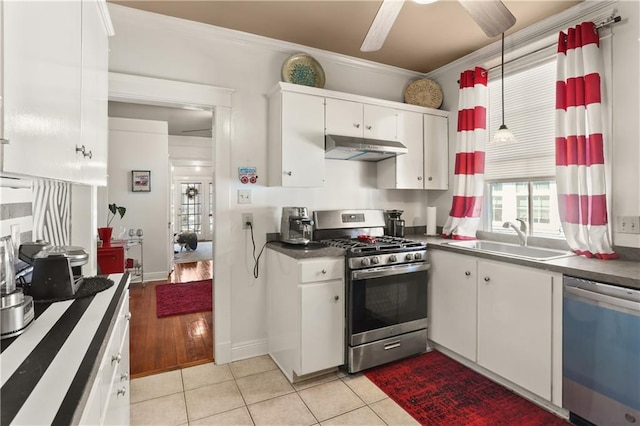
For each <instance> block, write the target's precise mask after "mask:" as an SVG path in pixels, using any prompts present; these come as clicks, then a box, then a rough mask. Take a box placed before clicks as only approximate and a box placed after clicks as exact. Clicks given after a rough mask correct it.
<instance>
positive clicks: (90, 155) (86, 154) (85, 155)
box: [82, 151, 93, 160]
mask: <svg viewBox="0 0 640 426" xmlns="http://www.w3.org/2000/svg"><path fill="white" fill-rule="evenodd" d="M82 155H84V158H87V157H89V160H91V158H93V151H89V152H83V153H82Z"/></svg>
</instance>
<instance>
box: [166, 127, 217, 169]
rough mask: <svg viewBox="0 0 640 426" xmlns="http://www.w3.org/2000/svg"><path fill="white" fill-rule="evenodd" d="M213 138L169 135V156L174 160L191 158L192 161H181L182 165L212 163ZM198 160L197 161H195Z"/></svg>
mask: <svg viewBox="0 0 640 426" xmlns="http://www.w3.org/2000/svg"><path fill="white" fill-rule="evenodd" d="M211 143H212V139H211V138H202V137H195V136H174V135H169V158H170V160H171V161H172V162H174V160H191V162H187V161H180V162H179V163H180V165H186V164H191V165H195V164H200V165H208V166H210V165H211V159H212V158H211V157H212V152H211ZM194 161H196V162H197V163H194Z"/></svg>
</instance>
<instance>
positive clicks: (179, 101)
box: [109, 72, 234, 364]
mask: <svg viewBox="0 0 640 426" xmlns="http://www.w3.org/2000/svg"><path fill="white" fill-rule="evenodd" d="M233 92H234V90H233V89H226V88H221V87H215V86H208V85H203V84H193V83H185V82H181V81H174V80H163V79H158V78H151V77H141V76H136V75H130V74H120V73H113V72H110V73H109V100H110V101H118V102H129V103H136V104H145V105H156V106H168V107H176V108H194V107H196V108H205V109H208V110H212V111H213V135H212V136H213V137H212V145H213V146H212V150H213V153H212V154H213V157H212V158H213V164H214V168H213V176H212V179H213V185H214V203H213V210H214V212H213V215H214V216H213V218H214V220H213V222H214V223H213V227H214V228H213V262H214V265H215V268H213V276H214V277H213V285H214V293H213V294H214V295H215V297H214V300H213V303H214V310H213V315H214V329H215V334H214V351H215V352H214V354H215V362H216V364H226V363H228V362H231V266H230V265H231V247H232V244H231V201H230V199H231V198H230V197H229V191H230V189H231V95H232V94H233Z"/></svg>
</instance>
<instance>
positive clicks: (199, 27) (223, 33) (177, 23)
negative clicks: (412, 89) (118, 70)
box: [108, 3, 424, 78]
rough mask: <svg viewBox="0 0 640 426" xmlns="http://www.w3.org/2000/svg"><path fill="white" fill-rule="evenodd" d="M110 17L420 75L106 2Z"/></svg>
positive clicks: (360, 66) (409, 75)
mask: <svg viewBox="0 0 640 426" xmlns="http://www.w3.org/2000/svg"><path fill="white" fill-rule="evenodd" d="M108 6H109V10H110V12H111V15H112V16H114V17H115V18H116V21H118V20H119V19H122V20H127V21H130V22H132V23H133V24H134V25H136V26H140V25H141V22H144V23H145V24H147V25H152V26H154V27H157V28H161V29H165V30H166V29H167V28H169V29H170V31H171V32H174V33H175V32H179V33H182V34H186V35H190V36H195V37H199V38H210V39H215V40H216V41H226V42H228V43H230V44H237V45H243V46H252V47H256V48H262V49H268V50H271V51H273V52H276V53H282V54H285V55H293V54H295V53H300V52H304V53H307V54H310V55H312V56H313V57H314V58H316V59H317V60H322V61H326V62H332V63H334V64H337V65H341V66H347V67H351V68H357V69H360V70H363V69H364V70H367V71H374V72H379V73H384V74H386V75H388V74H396V75H399V76H403V77H405V78H416V77H422V76H423V75H424V74H422V73H419V72H416V71H411V70H407V69H404V68H399V67H394V66H391V65H385V64H381V63H379V62H373V61H368V60H366V59H360V58H355V57H353V56H347V55H342V54H339V53H334V52H329V51H326V50H322V49H317V48H314V47H309V46H304V45H301V44H297V43H290V42H287V41H282V40H276V39H272V38H268V37H264V36H259V35H255V34H250V33H245V32H242V31H237V30H230V29H228V28H222V27H217V26H214V25H209V24H203V23H201V22H195V21H189V20H186V19H180V18H175V17H172V16H165V15H160V14H157V13H153V12H147V11H143V10H138V9H133V8H130V7H126V6H122V5H117V4H113V3H109V4H108Z"/></svg>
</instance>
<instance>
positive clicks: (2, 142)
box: [0, 138, 10, 145]
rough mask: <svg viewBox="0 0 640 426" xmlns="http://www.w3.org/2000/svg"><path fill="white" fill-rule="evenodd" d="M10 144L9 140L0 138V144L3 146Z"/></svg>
mask: <svg viewBox="0 0 640 426" xmlns="http://www.w3.org/2000/svg"><path fill="white" fill-rule="evenodd" d="M9 142H10V141H9V139H5V138H0V143H1V144H2V145H9Z"/></svg>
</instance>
